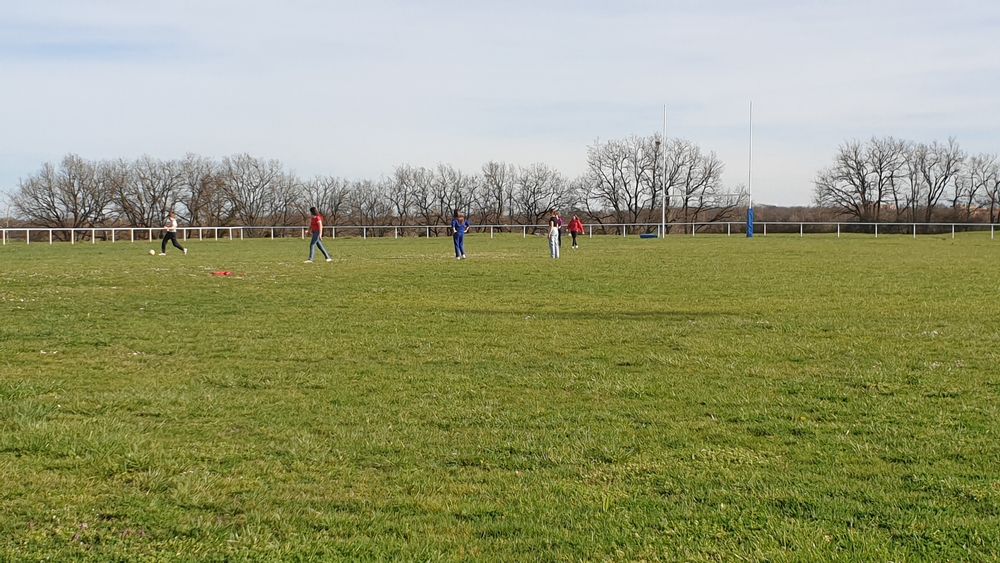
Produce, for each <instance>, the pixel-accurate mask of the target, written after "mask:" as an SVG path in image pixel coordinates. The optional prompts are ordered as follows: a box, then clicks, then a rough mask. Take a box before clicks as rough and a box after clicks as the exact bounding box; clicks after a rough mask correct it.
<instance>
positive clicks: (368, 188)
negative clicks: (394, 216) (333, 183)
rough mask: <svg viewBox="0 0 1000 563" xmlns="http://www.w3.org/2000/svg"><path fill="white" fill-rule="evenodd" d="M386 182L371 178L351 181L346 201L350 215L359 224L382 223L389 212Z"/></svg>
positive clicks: (384, 222)
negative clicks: (374, 180)
mask: <svg viewBox="0 0 1000 563" xmlns="http://www.w3.org/2000/svg"><path fill="white" fill-rule="evenodd" d="M386 187H387V184H383V183H377V182H373V181H371V180H358V181H356V182H352V183H351V189H350V192H349V195H348V203H349V205H350V208H351V212H352V215H353V216H354V217H355V218H356V219H357V220H358V224H360V225H363V226H364V225H384V224H386V222H387V221H386V219H387V216H388V215H389V213H390V209H391V208H390V206H389V203H388V198H386V197H385V190H386Z"/></svg>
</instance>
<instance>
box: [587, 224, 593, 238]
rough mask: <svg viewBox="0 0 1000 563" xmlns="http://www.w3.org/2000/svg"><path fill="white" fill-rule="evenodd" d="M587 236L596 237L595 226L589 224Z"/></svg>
mask: <svg viewBox="0 0 1000 563" xmlns="http://www.w3.org/2000/svg"><path fill="white" fill-rule="evenodd" d="M587 238H594V226H593V225H587Z"/></svg>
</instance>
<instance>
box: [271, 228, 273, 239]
mask: <svg viewBox="0 0 1000 563" xmlns="http://www.w3.org/2000/svg"><path fill="white" fill-rule="evenodd" d="M271 240H274V227H271Z"/></svg>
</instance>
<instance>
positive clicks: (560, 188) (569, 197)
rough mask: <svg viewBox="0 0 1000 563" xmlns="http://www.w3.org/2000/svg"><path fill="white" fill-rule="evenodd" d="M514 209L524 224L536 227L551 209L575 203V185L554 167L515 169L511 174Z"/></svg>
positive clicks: (522, 167)
mask: <svg viewBox="0 0 1000 563" xmlns="http://www.w3.org/2000/svg"><path fill="white" fill-rule="evenodd" d="M514 186H515V190H514V206H515V208H516V212H517V214H518V215H520V216H521V217H522V218H523V219H524V221H525V222H527V223H530V224H538V223H541V222H542V218H543V217H545V216H546V215H547V214H548V212H549V211H550V210H552V209H561V208H569V207H572V206H573V205H575V204H576V200H577V197H576V194H575V193H574V191H573V188H574V186H573V185H572V184H570V183H569V182H568V181H566V178H565V177H564V176H563V175H562V174H560V173H559V171H557V170H555V169H554V168H551V167H549V166H548V165H546V164H542V163H536V164H532V165H530V166H519V167H517V169H516V171H515V175H514Z"/></svg>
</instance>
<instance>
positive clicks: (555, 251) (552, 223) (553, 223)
mask: <svg viewBox="0 0 1000 563" xmlns="http://www.w3.org/2000/svg"><path fill="white" fill-rule="evenodd" d="M549 250H550V251H551V252H552V258H554V259H557V258H559V217H558V216H557V215H555V214H553V215H552V216H551V217H549Z"/></svg>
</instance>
